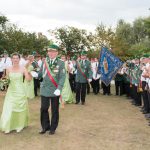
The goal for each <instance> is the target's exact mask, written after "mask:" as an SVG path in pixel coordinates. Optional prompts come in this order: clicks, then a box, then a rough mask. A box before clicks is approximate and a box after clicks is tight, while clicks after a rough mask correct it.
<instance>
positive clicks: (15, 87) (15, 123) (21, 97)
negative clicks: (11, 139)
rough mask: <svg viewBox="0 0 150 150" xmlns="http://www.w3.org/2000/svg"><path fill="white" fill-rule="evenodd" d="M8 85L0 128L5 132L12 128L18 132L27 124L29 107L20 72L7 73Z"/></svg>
mask: <svg viewBox="0 0 150 150" xmlns="http://www.w3.org/2000/svg"><path fill="white" fill-rule="evenodd" d="M9 79H10V83H9V87H8V90H7V93H6V96H5V100H4V105H3V110H2V115H1V118H0V129H1V130H2V131H4V132H5V133H9V132H10V131H12V130H16V131H17V132H20V131H21V130H22V129H23V128H24V127H27V126H28V121H29V109H28V101H27V97H26V94H25V88H24V83H23V74H22V73H10V74H9Z"/></svg>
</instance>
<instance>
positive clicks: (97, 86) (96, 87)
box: [92, 79, 100, 94]
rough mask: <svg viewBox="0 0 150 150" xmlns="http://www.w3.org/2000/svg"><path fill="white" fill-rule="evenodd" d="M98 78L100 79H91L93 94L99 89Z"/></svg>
mask: <svg viewBox="0 0 150 150" xmlns="http://www.w3.org/2000/svg"><path fill="white" fill-rule="evenodd" d="M99 80H100V79H97V80H94V79H92V86H93V92H94V94H98V93H99V90H100V85H99Z"/></svg>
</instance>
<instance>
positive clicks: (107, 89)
mask: <svg viewBox="0 0 150 150" xmlns="http://www.w3.org/2000/svg"><path fill="white" fill-rule="evenodd" d="M102 89H103V95H106V94H108V95H109V94H110V84H109V85H108V86H106V85H105V84H104V83H103V82H102Z"/></svg>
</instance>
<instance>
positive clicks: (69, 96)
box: [61, 74, 74, 104]
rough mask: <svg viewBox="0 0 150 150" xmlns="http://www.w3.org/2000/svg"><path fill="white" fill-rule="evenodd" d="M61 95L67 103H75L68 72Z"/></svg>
mask: <svg viewBox="0 0 150 150" xmlns="http://www.w3.org/2000/svg"><path fill="white" fill-rule="evenodd" d="M61 95H62V100H63V101H64V102H65V103H67V104H71V103H74V96H73V93H72V91H71V87H70V83H69V79H68V74H66V79H65V83H64V86H63V89H62V93H61Z"/></svg>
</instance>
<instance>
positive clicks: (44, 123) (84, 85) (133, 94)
mask: <svg viewBox="0 0 150 150" xmlns="http://www.w3.org/2000/svg"><path fill="white" fill-rule="evenodd" d="M98 66H99V61H98V58H91V60H89V59H88V58H87V53H86V51H82V52H81V53H80V56H79V57H77V58H75V57H72V58H70V56H65V55H61V56H60V58H58V46H56V45H50V46H49V48H48V49H47V57H41V56H40V55H38V54H34V55H28V56H26V57H23V56H21V55H19V54H18V53H14V54H12V56H11V58H10V57H9V55H8V53H7V52H6V51H5V52H4V54H3V56H1V57H0V78H7V79H9V85H8V89H7V93H6V96H5V100H4V105H3V110H2V115H1V119H0V129H1V130H2V131H3V132H5V133H9V132H11V131H12V130H16V131H17V132H20V131H21V130H22V129H23V128H25V127H26V126H28V119H29V110H28V99H33V98H34V97H36V96H38V94H39V93H40V96H41V109H40V120H41V127H42V130H41V131H40V132H39V133H40V134H45V133H46V132H47V131H49V134H51V135H53V134H55V131H56V128H57V126H58V123H59V105H60V104H61V105H62V106H63V105H64V103H65V104H71V103H74V104H76V105H79V104H80V103H81V104H82V105H85V102H86V101H85V98H86V94H89V93H90V92H93V93H94V94H95V95H97V94H99V93H100V89H102V91H103V92H102V94H103V95H111V84H109V85H108V86H106V85H105V83H104V82H103V81H101V80H100V78H101V74H99V73H98ZM114 81H115V91H116V95H118V96H122V95H126V97H127V98H128V99H130V100H131V102H132V104H133V105H135V106H138V107H141V111H142V112H143V114H145V117H146V118H150V57H149V56H148V57H141V58H140V59H133V60H127V61H126V62H125V63H124V65H123V66H122V68H120V69H119V71H118V72H117V74H116V76H115V78H114ZM39 88H40V92H38V89H39ZM91 90H92V91H91ZM50 106H51V118H50V117H49V112H48V109H49V107H50Z"/></svg>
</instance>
